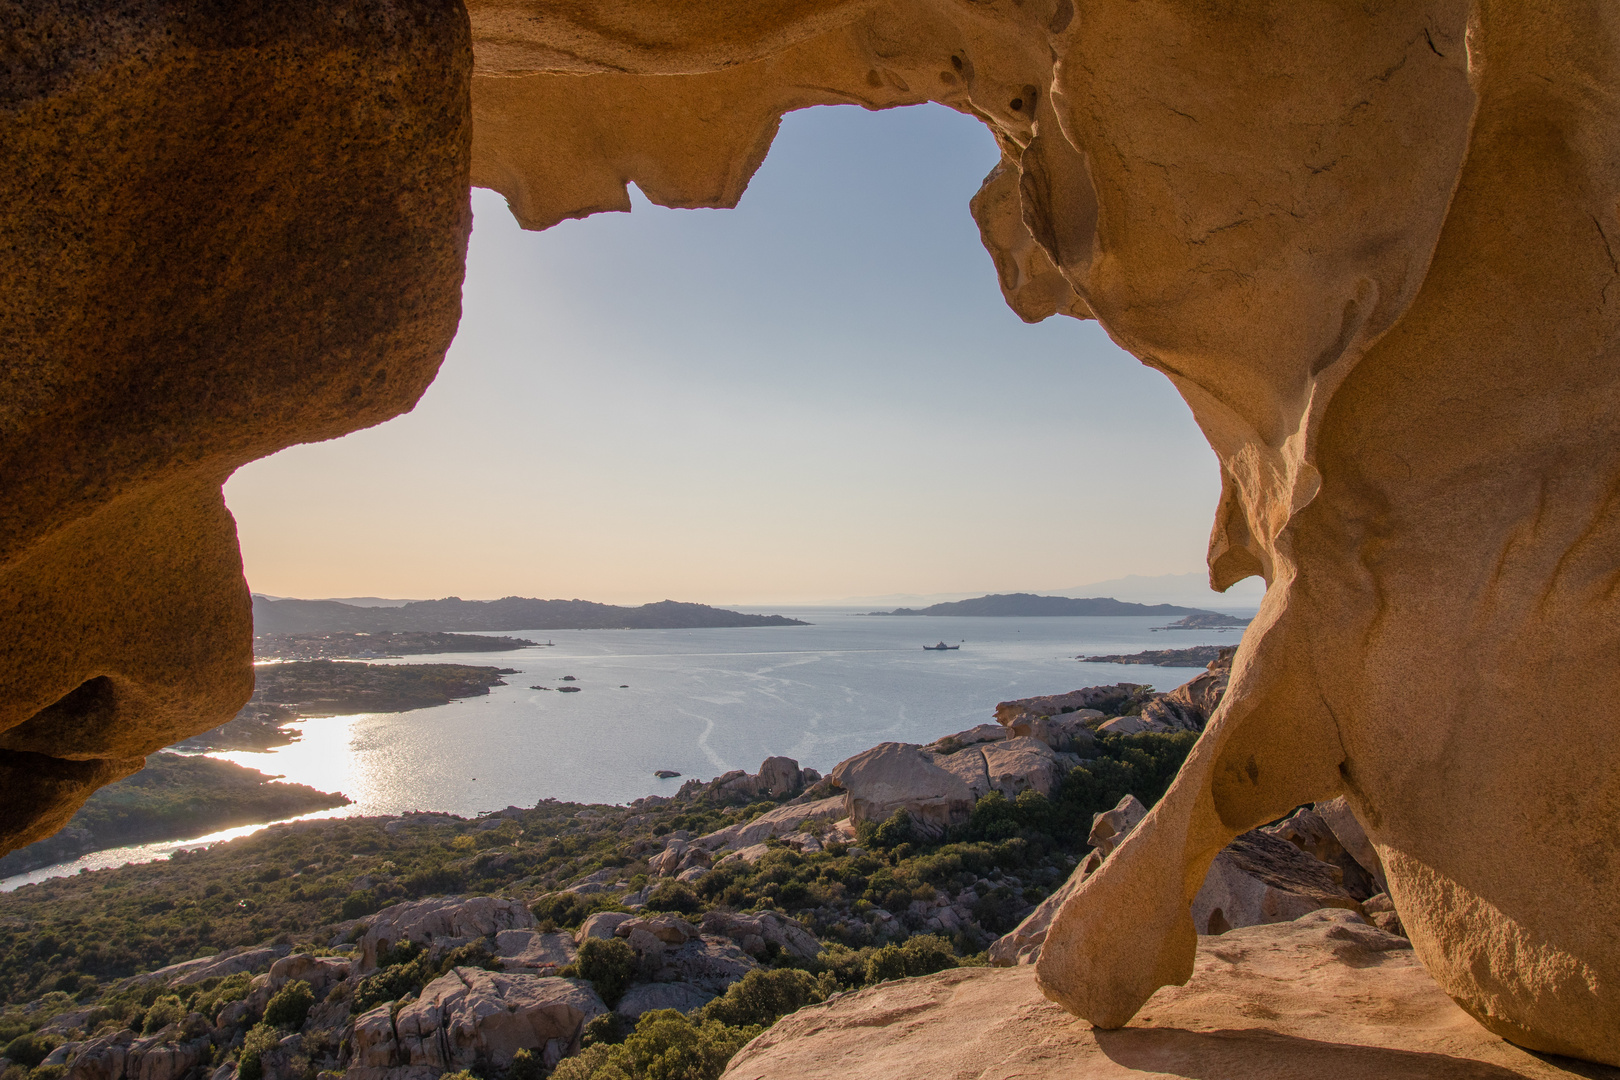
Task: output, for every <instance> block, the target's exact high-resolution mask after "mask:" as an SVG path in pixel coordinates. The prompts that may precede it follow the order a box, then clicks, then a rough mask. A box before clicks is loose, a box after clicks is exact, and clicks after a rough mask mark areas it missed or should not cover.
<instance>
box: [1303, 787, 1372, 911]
mask: <svg viewBox="0 0 1620 1080" xmlns="http://www.w3.org/2000/svg"><path fill="white" fill-rule="evenodd" d="M1313 809H1314V810H1315V811H1316V812H1317V814H1318V815H1319V816H1320V817H1321V818H1322V821H1323V823H1324V824H1325V825H1327V827H1328V828H1329V829H1330V830H1332V832H1333V837H1334V839H1336V840H1338V841H1339V844H1340V845H1341V846H1342V847H1343V848H1344V850H1345V853H1346V854H1347V855H1349V856H1350V857H1351V858H1352V859H1354V860H1355V861H1356V863H1357V864H1358V865H1359V866H1361V867H1362V868H1363V869H1364V870H1366V871H1367V873H1369V874H1371V875H1372V877H1373V879H1374V880H1375V881H1377V882H1378V888H1379V889H1380V890H1381V891H1383V892H1388V891H1389V878H1388V876H1387V875H1386V874H1385V873H1384V863H1383V860H1382V859H1380V858H1379V857H1378V849H1377V848H1375V847H1373V844H1372V841H1371V840H1369V839H1367V829H1366V827H1365V826H1363V825H1362V824H1361V819H1360V818H1358V817H1357V816H1356V812H1355V811H1354V810H1352V809H1351V808H1350V801H1349V800H1348V799H1346V798H1345V797H1344V796H1343V795H1340V796H1339V797H1338V798H1336V799H1328V800H1326V801H1324V802H1319V803H1317V804H1316V805H1315V807H1313Z"/></svg>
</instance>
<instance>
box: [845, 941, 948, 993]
mask: <svg viewBox="0 0 1620 1080" xmlns="http://www.w3.org/2000/svg"><path fill="white" fill-rule="evenodd" d="M953 967H956V950H955V949H953V948H951V945H950V942H948V941H946V940H945V939H943V938H940V937H935V936H934V935H933V934H919V935H918V936H917V937H914V938H909V939H907V941H906V942H905V944H903V945H885V946H883V948H881V949H878V950H876V951H875V952H873V953H872V955H871V956H870V957H868V958H867V961H866V981H867V982H868V983H879V982H885V981H887V980H889V979H909V978H915V977H917V976H919V975H932V974H933V973H934V972H936V971H945V970H946V969H948V968H953Z"/></svg>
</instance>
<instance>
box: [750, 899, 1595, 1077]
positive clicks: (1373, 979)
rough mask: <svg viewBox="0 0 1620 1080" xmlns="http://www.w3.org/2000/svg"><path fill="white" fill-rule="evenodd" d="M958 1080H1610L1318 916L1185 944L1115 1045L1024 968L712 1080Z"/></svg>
mask: <svg viewBox="0 0 1620 1080" xmlns="http://www.w3.org/2000/svg"><path fill="white" fill-rule="evenodd" d="M1566 1066H1569V1067H1566ZM959 1076H964V1077H975V1078H981V1080H1014V1078H1023V1077H1042V1078H1045V1080H1128V1078H1131V1077H1142V1078H1144V1080H1146V1078H1148V1077H1155V1078H1161V1080H1162V1078H1165V1077H1185V1078H1187V1080H1215V1078H1219V1080H1227V1078H1231V1080H1239V1078H1241V1080H1300V1078H1306V1077H1309V1078H1312V1080H1315V1078H1319V1077H1331V1078H1333V1080H1575V1078H1576V1077H1605V1078H1613V1077H1620V1070H1614V1069H1605V1068H1602V1067H1601V1066H1590V1065H1578V1064H1576V1063H1573V1062H1564V1063H1560V1062H1558V1061H1557V1060H1554V1059H1549V1058H1544V1057H1541V1056H1538V1055H1534V1054H1529V1053H1526V1052H1525V1051H1523V1050H1520V1049H1519V1048H1517V1047H1515V1046H1512V1045H1511V1044H1509V1043H1506V1042H1504V1041H1502V1040H1501V1039H1498V1038H1496V1037H1495V1036H1493V1035H1491V1034H1490V1033H1488V1032H1487V1031H1485V1030H1484V1029H1483V1028H1481V1027H1480V1026H1479V1025H1478V1024H1476V1023H1475V1022H1474V1021H1473V1020H1472V1019H1471V1018H1470V1017H1469V1016H1468V1014H1467V1013H1465V1012H1464V1011H1463V1010H1462V1009H1460V1008H1458V1007H1457V1006H1456V1005H1455V1004H1453V1003H1452V1002H1451V1000H1450V999H1448V998H1447V997H1446V995H1445V994H1444V993H1442V992H1441V991H1440V989H1439V988H1438V987H1437V986H1435V984H1434V980H1432V979H1431V978H1430V977H1429V976H1428V974H1427V973H1425V972H1424V970H1423V967H1422V965H1420V964H1419V963H1418V961H1417V958H1416V957H1415V956H1414V955H1413V953H1412V950H1411V949H1410V948H1409V947H1408V945H1407V942H1406V941H1405V940H1403V939H1401V938H1398V937H1394V936H1393V935H1390V934H1385V933H1383V932H1381V931H1379V930H1377V929H1375V928H1374V927H1371V926H1367V925H1365V924H1364V923H1362V921H1361V919H1360V918H1359V917H1357V916H1356V915H1353V914H1351V913H1350V912H1348V911H1318V912H1314V913H1312V914H1310V915H1307V916H1305V917H1303V918H1301V919H1299V920H1298V921H1296V922H1291V923H1276V924H1273V925H1270V926H1255V927H1250V928H1248V929H1243V930H1234V931H1232V932H1231V933H1229V934H1224V935H1222V936H1221V937H1217V938H1200V939H1199V941H1198V953H1197V960H1196V963H1195V966H1194V970H1193V975H1192V977H1191V978H1190V980H1189V981H1188V982H1187V984H1186V985H1185V986H1181V987H1167V988H1165V989H1162V990H1160V991H1159V992H1158V993H1157V994H1155V995H1154V996H1153V997H1152V998H1151V999H1150V1000H1149V1001H1148V1003H1147V1005H1146V1007H1144V1008H1143V1009H1142V1011H1141V1012H1140V1013H1139V1014H1138V1015H1137V1017H1136V1018H1135V1019H1134V1020H1132V1021H1131V1022H1130V1024H1129V1025H1128V1026H1126V1027H1124V1028H1121V1029H1118V1030H1113V1031H1110V1030H1105V1029H1100V1028H1094V1027H1093V1026H1092V1025H1090V1024H1088V1023H1086V1022H1085V1021H1083V1020H1080V1019H1078V1018H1077V1017H1074V1016H1071V1015H1070V1014H1069V1013H1067V1012H1065V1011H1064V1010H1063V1009H1062V1008H1060V1007H1059V1006H1058V1005H1056V1004H1055V1003H1053V1002H1050V1001H1047V1000H1045V999H1044V998H1043V997H1042V995H1041V992H1040V989H1039V987H1038V986H1037V985H1036V982H1035V980H1034V979H1033V978H1032V977H1031V974H1030V969H1029V968H1027V967H1015V968H957V969H956V970H954V971H944V972H941V973H939V974H938V975H929V976H927V977H925V978H921V979H902V980H897V981H895V982H888V983H883V984H882V985H880V986H874V987H869V988H867V989H865V990H861V991H858V992H856V993H853V994H840V995H838V996H837V997H836V998H834V999H832V1000H830V1001H828V1002H826V1003H825V1004H821V1005H811V1006H808V1007H807V1008H804V1009H801V1010H799V1011H798V1012H796V1013H794V1014H793V1015H791V1016H788V1017H785V1018H783V1019H782V1020H780V1021H778V1022H777V1023H776V1025H775V1026H774V1027H772V1028H770V1029H769V1030H768V1031H766V1032H765V1034H763V1035H761V1036H760V1037H759V1038H757V1039H755V1040H754V1041H753V1042H751V1043H749V1044H748V1045H747V1046H746V1047H744V1048H743V1050H742V1051H741V1052H740V1053H739V1054H737V1056H736V1057H734V1058H732V1060H731V1064H730V1065H729V1066H728V1067H727V1069H726V1072H725V1074H724V1080H790V1078H791V1080H847V1078H849V1077H860V1080H912V1078H914V1077H959Z"/></svg>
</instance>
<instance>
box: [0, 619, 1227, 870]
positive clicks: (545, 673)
mask: <svg viewBox="0 0 1620 1080" xmlns="http://www.w3.org/2000/svg"><path fill="white" fill-rule="evenodd" d="M773 611H774V613H779V614H783V615H789V616H792V617H794V618H799V619H802V620H804V621H805V622H807V623H809V624H810V625H807V626H760V627H741V628H732V629H702V630H563V631H554V630H537V631H510V632H507V633H508V635H509V636H514V637H522V638H527V639H529V640H531V641H536V642H543V643H546V644H539V645H535V646H533V647H528V648H524V649H520V650H518V651H515V652H505V653H487V652H480V653H440V654H433V655H426V656H410V657H405V658H402V659H397V660H374V661H371V662H373V663H457V664H478V665H486V666H496V667H502V668H513V669H516V670H515V674H510V675H507V676H505V680H506V685H504V686H497V687H494V688H493V689H492V690H491V691H490V693H489V694H488V695H487V696H483V697H475V698H463V699H460V700H457V701H453V702H451V703H449V704H448V705H441V706H437V707H434V708H427V709H417V710H414V711H411V712H404V713H377V714H364V715H359V716H343V717H326V718H317V719H310V720H305V721H301V722H299V723H297V724H294V725H292V728H293V730H294V731H295V732H297V734H298V739H297V741H296V742H294V743H292V744H291V745H289V746H284V747H279V748H276V749H273V750H270V751H268V752H262V753H254V752H246V751H233V752H222V753H216V754H213V755H212V756H214V757H219V758H223V759H225V760H228V761H234V762H236V763H237V764H240V765H245V766H248V767H249V768H254V769H259V770H261V771H263V772H265V773H268V774H271V775H273V776H277V777H280V778H282V779H285V780H287V781H289V782H293V783H299V784H308V785H309V786H311V787H315V788H319V789H320V790H322V791H340V792H342V793H343V794H345V795H347V796H348V797H349V798H350V799H352V800H354V801H353V803H352V804H350V805H349V806H346V807H342V808H340V809H337V810H330V811H323V812H321V813H318V814H312V815H307V816H308V817H341V816H349V815H360V814H364V815H371V814H399V813H403V812H405V811H408V810H429V811H440V812H446V813H452V814H459V815H462V816H469V817H470V816H474V815H477V814H479V813H483V812H487V811H492V810H500V809H503V808H505V807H507V806H524V807H527V806H533V805H534V804H535V803H536V802H538V801H539V800H541V799H547V798H552V799H560V800H563V801H575V802H593V803H626V802H629V801H631V800H633V799H636V798H639V797H641V796H644V795H672V794H674V793H675V791H677V790H678V789H679V788H680V786H681V784H683V783H685V782H686V781H687V780H688V779H691V778H693V777H696V778H698V779H703V780H707V779H712V778H713V777H715V776H718V775H720V774H721V773H724V772H727V771H729V770H732V769H747V770H749V771H750V772H752V771H755V770H757V769H758V768H759V765H760V762H762V761H763V760H764V759H765V758H767V757H771V756H774V755H784V756H786V757H791V758H795V759H797V760H798V762H799V764H800V765H801V766H802V767H809V768H815V769H819V770H821V771H822V772H823V773H825V772H827V771H829V770H831V769H832V767H833V766H834V765H836V764H837V763H838V762H840V761H842V760H843V759H844V758H847V757H849V756H851V755H853V754H857V753H859V752H861V751H863V750H866V749H869V748H870V747H872V746H875V745H877V744H878V743H882V742H912V743H928V742H932V741H933V740H935V739H938V738H941V737H943V736H945V735H949V734H951V733H952V732H956V731H961V730H963V729H966V728H970V727H973V726H974V725H976V724H984V723H991V722H993V721H994V712H995V707H996V703H997V702H1000V701H1007V700H1010V699H1013V698H1021V697H1031V696H1034V695H1038V694H1057V693H1063V692H1065V691H1069V690H1075V689H1078V688H1080V687H1083V686H1097V685H1102V684H1105V683H1118V682H1130V683H1148V684H1151V685H1152V686H1153V687H1154V688H1155V689H1159V690H1169V689H1171V688H1173V687H1175V686H1178V685H1180V684H1181V683H1183V682H1186V681H1187V680H1188V679H1191V678H1193V677H1194V676H1195V675H1197V674H1198V673H1199V671H1200V670H1202V669H1201V668H1200V667H1193V668H1162V667H1151V666H1144V665H1139V664H1108V663H1090V662H1080V661H1079V660H1078V659H1077V657H1079V656H1092V655H1099V654H1121V653H1124V654H1128V653H1135V652H1140V651H1142V650H1145V649H1169V648H1185V647H1187V646H1191V645H1235V644H1237V641H1238V638H1239V636H1240V631H1238V630H1226V631H1221V630H1161V629H1155V628H1157V627H1163V626H1164V625H1165V624H1166V623H1167V622H1169V621H1170V620H1169V619H1167V618H1165V617H1164V616H1157V617H1140V616H1130V617H1073V618H1069V617H1060V618H967V617H960V618H959V617H954V616H894V615H887V616H877V615H867V614H863V613H861V612H858V611H854V610H849V609H832V608H811V609H801V610H793V609H780V608H778V609H773ZM941 641H943V642H945V643H947V644H950V645H958V646H960V648H957V649H952V650H949V651H943V652H941V651H928V650H925V649H924V648H923V646H924V645H933V644H935V643H937V642H941ZM569 676H572V679H569V678H568V677H569ZM564 686H570V687H578V688H579V690H578V692H577V693H567V692H562V691H560V690H559V689H558V688H559V687H564ZM659 770H669V771H673V772H676V773H679V774H680V775H679V776H677V777H672V778H668V779H660V778H658V777H657V776H655V775H654V773H655V772H657V771H659ZM263 827H264V826H247V827H244V828H239V829H230V830H226V831H224V832H220V833H213V834H209V835H208V836H202V837H195V838H192V839H189V840H185V841H168V842H165V843H161V844H144V845H139V846H135V847H128V848H113V849H109V850H106V851H99V852H95V853H93V854H91V855H87V856H85V857H84V858H82V859H77V860H74V861H73V862H70V863H62V864H58V865H56V866H51V867H45V868H42V869H39V870H35V871H33V872H31V873H28V874H21V875H17V876H15V877H12V878H7V879H5V880H3V881H0V891H7V890H10V889H14V888H16V887H18V886H19V885H23V884H26V883H28V882H31V881H42V880H45V879H46V878H50V877H59V876H63V875H66V874H73V873H77V872H79V871H80V870H81V869H99V868H102V867H108V866H117V865H122V864H125V863H129V862H144V861H150V860H153V859H159V858H165V857H167V856H168V855H169V854H171V853H172V852H174V851H175V850H178V849H182V848H185V849H190V848H197V847H205V846H207V845H209V844H211V843H217V842H220V841H222V840H228V839H232V838H235V837H238V836H243V835H247V834H249V833H251V832H254V831H255V830H257V829H259V828H263Z"/></svg>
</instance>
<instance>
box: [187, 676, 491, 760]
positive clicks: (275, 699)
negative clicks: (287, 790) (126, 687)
mask: <svg viewBox="0 0 1620 1080" xmlns="http://www.w3.org/2000/svg"><path fill="white" fill-rule="evenodd" d="M511 674H513V669H511V668H493V667H473V666H472V665H469V664H358V663H351V662H346V661H339V660H301V661H292V662H289V663H285V664H260V665H258V667H257V668H256V669H255V675H256V678H257V682H256V684H255V686H254V689H253V697H251V698H249V699H248V703H247V704H246V705H244V706H242V711H241V712H239V713H237V714H236V715H235V716H234V717H232V718H231V719H230V720H229V721H228V722H227V723H224V724H221V725H220V726H219V727H217V728H213V729H211V730H209V731H205V732H203V733H202V734H200V735H193V736H191V737H190V738H188V739H185V740H183V741H182V742H179V743H177V744H175V745H176V747H177V748H178V749H181V750H190V751H198V750H268V749H269V748H271V747H273V746H286V745H287V744H289V743H291V742H294V741H295V740H296V736H295V735H294V734H293V733H292V732H289V731H287V730H286V727H285V725H287V724H290V723H292V722H293V721H295V720H302V719H306V718H309V717H315V716H347V715H352V714H354V713H376V712H407V711H409V710H411V709H425V708H428V707H429V706H433V705H445V704H448V703H449V702H450V701H451V700H453V699H455V698H464V697H477V696H479V695H481V694H487V693H489V688H490V687H492V686H504V685H506V681H505V680H504V679H502V678H501V676H503V675H511Z"/></svg>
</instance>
